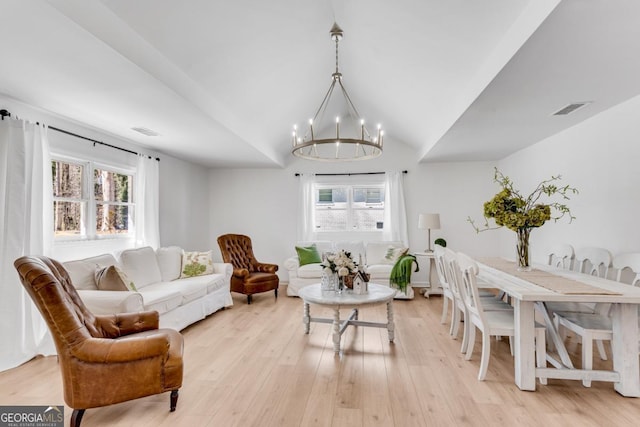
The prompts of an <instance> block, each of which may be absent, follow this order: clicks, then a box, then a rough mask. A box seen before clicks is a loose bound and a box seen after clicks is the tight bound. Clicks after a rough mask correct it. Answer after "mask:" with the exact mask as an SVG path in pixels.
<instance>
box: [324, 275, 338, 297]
mask: <svg viewBox="0 0 640 427" xmlns="http://www.w3.org/2000/svg"><path fill="white" fill-rule="evenodd" d="M337 287H338V274H337V273H324V272H323V273H322V278H321V279H320V289H322V290H323V291H327V292H335V291H336V289H337Z"/></svg>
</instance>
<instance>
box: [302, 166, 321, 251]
mask: <svg viewBox="0 0 640 427" xmlns="http://www.w3.org/2000/svg"><path fill="white" fill-rule="evenodd" d="M315 180H316V176H315V174H309V173H303V174H300V183H299V187H298V203H299V204H298V241H299V242H311V241H314V240H316V235H317V234H316V231H315V230H314V229H313V224H314V222H315V221H314V216H315V209H313V207H314V205H315V200H314V197H315V195H314V193H313V187H314V184H315Z"/></svg>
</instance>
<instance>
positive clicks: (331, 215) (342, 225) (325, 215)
mask: <svg viewBox="0 0 640 427" xmlns="http://www.w3.org/2000/svg"><path fill="white" fill-rule="evenodd" d="M346 229H347V210H345V209H318V210H316V230H317V231H340V230H346Z"/></svg>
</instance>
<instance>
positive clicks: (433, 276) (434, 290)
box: [412, 252, 442, 298]
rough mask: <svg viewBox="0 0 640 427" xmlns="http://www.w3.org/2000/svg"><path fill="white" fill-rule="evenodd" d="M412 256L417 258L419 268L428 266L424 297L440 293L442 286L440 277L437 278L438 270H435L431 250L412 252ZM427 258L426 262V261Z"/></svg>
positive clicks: (434, 258)
mask: <svg viewBox="0 0 640 427" xmlns="http://www.w3.org/2000/svg"><path fill="white" fill-rule="evenodd" d="M412 255H413V256H415V257H416V259H417V260H418V265H420V268H424V266H426V265H428V266H429V272H428V273H427V278H428V282H427V283H428V289H427V290H426V291H425V293H424V296H425V298H429V297H430V296H431V295H442V286H440V279H438V272H437V271H436V257H435V255H434V254H433V252H413V253H412ZM427 260H428V262H427Z"/></svg>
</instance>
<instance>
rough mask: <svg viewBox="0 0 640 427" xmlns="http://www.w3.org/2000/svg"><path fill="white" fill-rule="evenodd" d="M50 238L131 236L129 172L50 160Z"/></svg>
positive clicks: (131, 206)
mask: <svg viewBox="0 0 640 427" xmlns="http://www.w3.org/2000/svg"><path fill="white" fill-rule="evenodd" d="M51 167H52V174H53V215H54V234H55V236H56V237H57V238H65V237H68V238H90V239H92V238H99V237H105V236H109V237H114V236H126V237H129V236H130V235H131V234H132V233H133V213H134V207H135V205H134V203H133V185H134V173H133V171H125V170H118V169H117V168H111V167H104V166H98V165H96V164H94V163H92V162H80V161H68V160H62V159H54V160H53V161H52V162H51Z"/></svg>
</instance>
